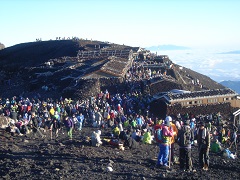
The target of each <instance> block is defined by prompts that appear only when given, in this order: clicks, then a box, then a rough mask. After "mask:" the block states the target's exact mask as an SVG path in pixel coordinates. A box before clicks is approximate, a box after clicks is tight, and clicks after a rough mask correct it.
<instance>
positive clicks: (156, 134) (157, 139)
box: [154, 126, 163, 143]
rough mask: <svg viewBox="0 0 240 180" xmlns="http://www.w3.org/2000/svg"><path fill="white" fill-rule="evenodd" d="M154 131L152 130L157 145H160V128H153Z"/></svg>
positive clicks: (161, 138) (161, 134) (161, 136)
mask: <svg viewBox="0 0 240 180" xmlns="http://www.w3.org/2000/svg"><path fill="white" fill-rule="evenodd" d="M155 128H156V129H155V130H154V137H155V140H156V142H157V143H162V142H163V133H162V127H161V126H157V127H155Z"/></svg>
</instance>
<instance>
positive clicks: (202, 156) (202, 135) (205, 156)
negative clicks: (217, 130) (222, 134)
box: [197, 121, 210, 171]
mask: <svg viewBox="0 0 240 180" xmlns="http://www.w3.org/2000/svg"><path fill="white" fill-rule="evenodd" d="M197 143H198V152H199V165H200V167H201V168H203V170H206V171H207V170H208V167H209V149H210V133H209V131H208V129H207V128H206V127H205V123H204V122H203V121H202V122H200V125H199V128H198V130H197Z"/></svg>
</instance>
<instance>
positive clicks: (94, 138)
mask: <svg viewBox="0 0 240 180" xmlns="http://www.w3.org/2000/svg"><path fill="white" fill-rule="evenodd" d="M100 135H101V130H97V131H93V133H92V135H91V143H92V146H96V147H99V146H100V145H102V141H101V137H100Z"/></svg>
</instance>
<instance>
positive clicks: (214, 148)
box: [210, 139, 222, 153]
mask: <svg viewBox="0 0 240 180" xmlns="http://www.w3.org/2000/svg"><path fill="white" fill-rule="evenodd" d="M210 150H211V152H214V153H220V152H221V151H222V147H221V144H220V143H219V142H218V139H214V140H213V142H212V143H211V145H210Z"/></svg>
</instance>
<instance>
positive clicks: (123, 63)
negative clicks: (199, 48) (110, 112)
mask: <svg viewBox="0 0 240 180" xmlns="http://www.w3.org/2000/svg"><path fill="white" fill-rule="evenodd" d="M159 57H160V59H158V58H159ZM144 58H145V59H144ZM161 58H162V56H157V57H156V55H155V54H152V53H150V52H149V51H144V50H141V51H140V50H139V48H138V47H130V46H126V45H118V44H114V43H109V42H101V41H90V40H82V39H73V40H55V41H40V42H30V43H23V44H18V45H15V46H12V47H9V48H5V49H3V50H1V51H0V68H1V69H2V71H1V73H0V80H1V83H2V86H1V88H0V93H1V95H2V96H3V97H9V96H14V95H25V96H30V97H31V96H36V95H39V94H41V95H42V96H46V97H60V96H68V97H69V96H71V97H83V96H84V94H85V96H89V95H91V94H92V93H95V92H99V91H100V90H104V89H108V90H109V91H111V92H112V93H116V92H125V91H126V89H129V87H128V86H129V84H126V83H124V82H125V81H124V79H125V78H126V74H127V73H129V72H128V71H129V70H130V69H132V67H131V65H132V64H135V68H136V65H137V66H139V67H137V68H136V72H138V73H141V72H145V71H147V70H148V69H151V70H152V71H156V72H160V74H164V73H165V72H166V75H161V78H160V79H159V78H156V77H155V78H152V79H151V81H150V83H153V84H154V86H150V88H151V87H152V88H154V91H153V90H151V89H150V91H151V92H152V93H155V92H161V91H168V90H171V89H172V87H174V88H179V89H184V90H190V91H194V90H201V89H220V88H224V86H223V85H221V84H218V83H217V82H215V81H213V80H212V79H210V78H209V77H207V76H205V75H202V74H200V73H197V72H195V71H192V70H190V69H187V68H184V67H180V66H178V65H177V64H174V63H173V62H172V61H171V60H170V59H169V58H168V57H167V59H161ZM169 63H171V64H172V65H171V68H169ZM139 70H140V71H139ZM140 75H141V76H143V74H138V76H140ZM145 79H146V78H145ZM162 82H164V83H165V84H169V86H166V85H164V89H163V86H162V85H161V84H162ZM169 82H170V83H169ZM137 83H139V86H138V87H140V90H141V91H142V92H146V91H147V89H146V86H144V84H145V85H146V83H147V81H146V80H144V79H139V78H138V80H137ZM86 94H87V95H86Z"/></svg>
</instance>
